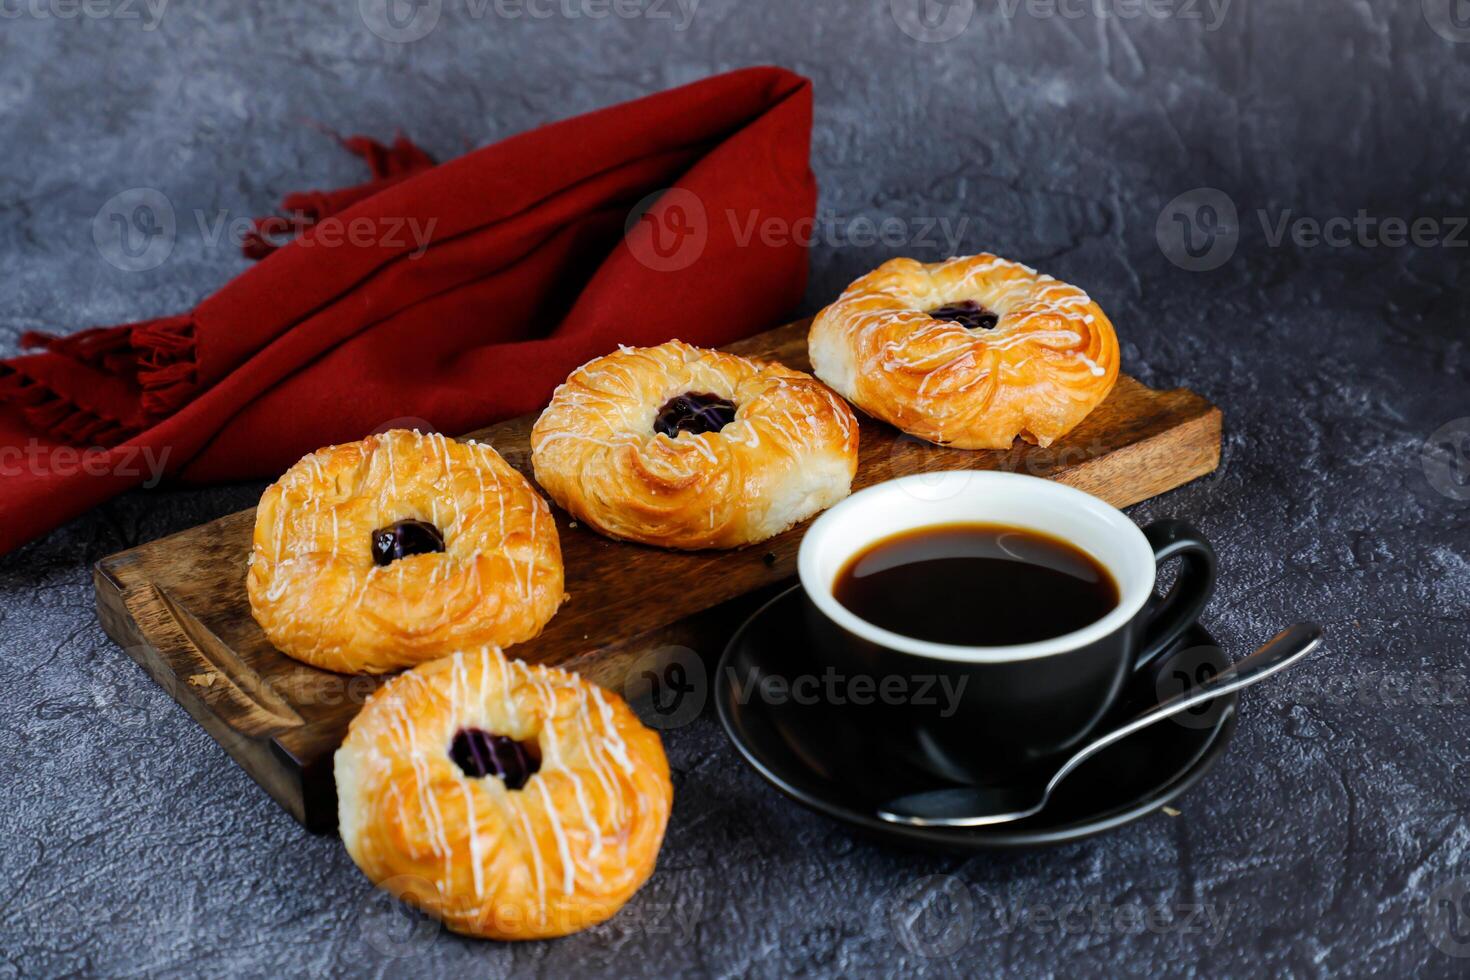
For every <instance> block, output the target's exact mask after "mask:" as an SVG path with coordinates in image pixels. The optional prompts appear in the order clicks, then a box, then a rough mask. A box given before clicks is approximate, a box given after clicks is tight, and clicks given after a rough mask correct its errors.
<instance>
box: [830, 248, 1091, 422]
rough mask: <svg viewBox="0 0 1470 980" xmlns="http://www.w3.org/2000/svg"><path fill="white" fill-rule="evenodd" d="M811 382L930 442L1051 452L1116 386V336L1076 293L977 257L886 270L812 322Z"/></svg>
mask: <svg viewBox="0 0 1470 980" xmlns="http://www.w3.org/2000/svg"><path fill="white" fill-rule="evenodd" d="M807 345H808V348H809V350H810V353H811V359H812V366H813V368H814V370H815V372H816V375H817V377H819V378H821V379H822V380H823V381H825V382H827V384H829V385H831V386H832V387H833V388H835V389H837V391H838V392H839V393H841V394H842V395H843V396H844V397H846V398H847V399H849V400H850V401H851V402H852V403H853V404H854V405H856V406H858V407H859V408H861V409H862V410H863V411H865V412H867V413H869V414H870V415H874V416H876V417H878V418H880V419H883V420H884V421H886V422H889V423H891V424H892V425H894V426H896V427H898V428H899V429H902V430H903V431H904V432H907V433H909V434H910V435H914V436H918V437H919V438H920V439H926V440H928V441H929V442H934V443H941V444H943V445H949V446H955V447H958V448H960V449H1008V448H1009V447H1010V446H1011V443H1012V442H1013V441H1014V440H1015V438H1016V437H1017V436H1020V437H1021V438H1022V439H1025V440H1026V441H1028V442H1035V443H1040V444H1041V445H1043V446H1047V445H1050V444H1051V443H1052V441H1053V440H1055V439H1059V438H1061V437H1062V436H1064V435H1066V434H1067V433H1068V432H1070V431H1071V430H1072V429H1073V428H1074V427H1075V426H1076V425H1077V423H1079V422H1081V421H1082V419H1083V418H1084V417H1086V415H1087V413H1088V412H1090V411H1092V409H1093V408H1095V407H1096V406H1097V405H1098V403H1099V402H1101V401H1102V400H1103V398H1105V397H1106V396H1107V393H1108V392H1109V391H1110V390H1111V389H1112V387H1113V382H1114V381H1116V380H1117V378H1118V339H1117V337H1116V336H1115V335H1114V333H1113V325H1112V323H1110V322H1109V321H1108V318H1107V317H1106V316H1105V315H1103V311H1102V310H1101V309H1099V308H1098V306H1097V304H1096V303H1094V302H1093V301H1092V300H1091V299H1090V298H1089V297H1088V295H1087V294H1086V293H1084V292H1083V291H1082V290H1080V289H1078V288H1077V287H1076V286H1070V285H1068V284H1067V283H1064V282H1061V281H1059V280H1057V279H1053V278H1052V277H1051V276H1046V275H1040V274H1038V273H1037V272H1036V270H1035V269H1031V268H1028V267H1027V266H1024V265H1020V264H1018V263H1015V262H1009V261H1007V260H1005V259H1001V258H997V257H995V256H994V255H975V256H970V257H966V258H953V259H949V260H948V261H945V262H938V263H934V264H930V265H925V264H923V263H920V262H916V261H914V260H913V259H893V260H892V261H889V262H885V263H884V264H883V265H881V266H879V267H878V268H877V269H875V270H874V271H873V272H870V273H869V274H868V275H866V276H864V277H862V278H861V279H859V280H857V281H856V282H854V283H853V284H852V285H851V286H849V287H848V288H847V291H846V292H844V293H843V294H842V296H841V297H840V298H839V299H838V300H837V302H835V303H833V304H832V305H831V306H829V307H827V308H826V309H824V310H822V312H821V313H819V314H818V315H817V318H816V319H815V320H814V321H813V322H812V328H811V333H810V334H809V336H808V338H807Z"/></svg>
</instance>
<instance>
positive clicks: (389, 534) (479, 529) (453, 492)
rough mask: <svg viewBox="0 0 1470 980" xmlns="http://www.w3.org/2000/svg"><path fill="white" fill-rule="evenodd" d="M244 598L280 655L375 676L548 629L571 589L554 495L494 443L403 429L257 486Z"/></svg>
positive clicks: (335, 449) (311, 460)
mask: <svg viewBox="0 0 1470 980" xmlns="http://www.w3.org/2000/svg"><path fill="white" fill-rule="evenodd" d="M246 586H247V591H248V592H249V594H250V609H251V611H252V612H253V613H254V615H255V619H256V622H258V623H259V624H260V626H261V628H262V629H263V630H264V631H265V634H266V636H267V637H268V638H269V639H270V641H271V642H272V643H274V644H275V645H276V647H277V648H279V649H280V650H281V651H282V652H284V653H286V654H287V655H289V656H292V657H295V658H296V659H297V660H302V661H305V662H306V663H309V664H312V665H314V666H317V667H324V668H326V669H328V670H336V671H343V672H347V673H358V672H364V673H372V674H379V673H384V672H386V671H390V670H396V669H398V668H400V667H406V666H409V665H412V664H416V663H420V662H422V661H424V660H429V659H432V658H434V657H438V656H443V655H444V654H446V653H449V652H450V651H453V650H459V649H464V648H466V647H470V646H479V645H482V644H486V643H494V644H497V645H509V644H511V643H517V642H520V641H521V640H527V639H530V638H531V637H533V636H535V635H536V634H538V633H539V632H541V627H542V626H544V625H545V624H546V621H547V620H549V619H550V618H551V617H552V615H553V614H554V613H555V612H556V610H557V607H558V606H560V605H561V602H562V599H563V598H564V596H563V592H562V564H561V545H560V543H559V541H558V540H557V534H556V522H555V520H554V519H553V518H552V516H551V508H550V507H548V506H547V504H546V501H545V500H543V499H541V496H540V495H539V494H537V493H536V491H535V490H533V489H532V488H531V485H530V483H528V482H527V481H526V478H525V477H523V476H521V474H519V473H517V472H516V471H515V470H514V469H512V468H511V466H510V465H509V464H508V463H506V462H505V460H503V459H501V458H500V454H499V453H497V452H496V451H495V450H494V449H492V448H491V447H489V446H487V445H484V444H481V443H476V442H465V443H460V442H455V441H453V440H451V439H446V438H444V437H443V436H442V435H438V434H431V435H420V434H419V433H418V432H416V431H415V432H409V431H405V430H402V429H396V430H393V431H391V432H386V433H383V434H382V435H377V436H370V437H369V438H367V439H364V440H362V441H361V442H354V443H349V444H347V445H343V446H332V447H329V448H327V449H321V450H318V451H317V452H314V453H312V454H311V455H309V456H307V457H305V458H303V459H302V460H301V461H300V462H299V463H297V464H296V465H295V466H293V467H292V468H291V469H290V470H288V471H287V472H286V474H285V475H284V476H282V477H281V479H280V480H278V481H277V482H276V483H275V484H274V485H273V486H271V487H270V489H268V490H266V492H265V495H264V496H263V497H261V500H260V505H259V507H258V508H257V509H256V512H255V545H254V550H253V551H252V553H251V556H250V572H249V574H248V575H247V577H246Z"/></svg>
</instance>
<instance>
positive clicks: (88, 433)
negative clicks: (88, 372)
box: [0, 362, 143, 446]
mask: <svg viewBox="0 0 1470 980" xmlns="http://www.w3.org/2000/svg"><path fill="white" fill-rule="evenodd" d="M0 401H4V402H8V403H10V404H12V405H15V406H16V407H18V408H19V409H20V411H21V414H22V415H23V416H24V417H25V420H26V421H27V422H28V423H29V424H30V425H32V426H34V427H35V428H36V429H37V430H39V431H41V432H44V433H46V434H47V435H49V436H52V437H53V438H56V439H59V440H61V441H64V442H69V443H73V444H77V445H84V446H115V445H117V444H118V443H120V442H123V441H124V440H126V439H128V438H129V437H131V436H134V435H137V434H138V433H139V432H141V431H142V428H143V427H142V426H140V425H134V424H129V423H126V422H123V421H122V420H120V419H114V418H108V417H106V416H104V415H100V414H98V413H97V412H95V411H93V410H92V409H89V408H84V407H82V406H81V405H79V404H77V403H76V402H75V401H72V400H71V399H69V398H66V397H63V396H62V395H61V394H59V393H58V392H56V391H55V390H54V389H52V388H51V387H49V386H47V385H44V384H42V383H40V382H39V381H37V380H36V379H34V378H32V377H29V376H27V375H26V374H24V373H22V372H20V371H17V370H16V369H15V368H13V367H11V366H10V365H9V364H5V363H3V362H0Z"/></svg>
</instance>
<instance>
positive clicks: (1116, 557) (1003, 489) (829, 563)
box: [797, 470, 1156, 663]
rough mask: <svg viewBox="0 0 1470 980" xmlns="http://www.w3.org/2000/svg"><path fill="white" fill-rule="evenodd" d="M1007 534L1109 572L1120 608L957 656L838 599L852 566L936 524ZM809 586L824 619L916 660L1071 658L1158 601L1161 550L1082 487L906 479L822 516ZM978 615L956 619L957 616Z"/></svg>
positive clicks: (968, 473) (807, 550)
mask: <svg viewBox="0 0 1470 980" xmlns="http://www.w3.org/2000/svg"><path fill="white" fill-rule="evenodd" d="M966 522H978V523H993V524H1007V525H1010V526H1012V527H1019V528H1025V529H1029V530H1033V531H1039V532H1041V533H1043V534H1049V535H1051V536H1053V537H1057V538H1061V539H1062V540H1064V541H1067V542H1069V543H1070V544H1072V545H1074V546H1076V547H1078V548H1081V549H1082V550H1083V551H1085V552H1087V554H1089V555H1091V556H1092V557H1093V558H1094V559H1096V560H1097V562H1098V563H1099V564H1100V565H1102V566H1103V567H1104V568H1106V569H1107V570H1108V572H1109V573H1110V574H1111V575H1112V576H1113V580H1114V581H1115V582H1116V583H1117V585H1118V593H1119V601H1118V605H1117V607H1116V608H1114V609H1113V611H1112V612H1110V613H1108V614H1107V615H1106V616H1104V617H1103V618H1102V619H1099V620H1098V621H1097V622H1095V623H1091V624H1089V625H1088V626H1085V627H1083V628H1082V629H1080V630H1076V631H1074V632H1071V633H1065V634H1063V635H1061V636H1058V637H1053V638H1052V639H1049V640H1042V641H1039V642H1036V643H1022V644H1016V645H1013V646H992V647H979V646H954V645H951V644H948V643H934V642H931V641H928V640H918V639H914V638H913V637H909V636H903V635H902V634H899V633H894V632H891V631H890V630H885V629H882V628H880V627H878V626H874V625H873V624H872V623H869V622H867V621H866V620H863V619H861V618H860V617H858V616H857V615H856V614H855V613H853V612H852V611H851V610H849V609H847V607H845V606H843V605H842V604H841V603H839V602H838V601H837V600H836V599H835V598H834V597H833V595H832V586H833V583H834V582H835V580H836V578H837V575H838V573H839V572H841V571H842V568H843V566H845V565H846V564H847V561H848V560H849V559H850V558H851V557H852V556H853V555H855V554H857V553H858V552H860V551H862V550H863V549H864V548H866V547H867V546H868V545H870V544H872V543H874V542H875V541H879V540H881V539H883V538H886V537H889V536H891V535H894V534H899V533H901V532H904V531H910V530H914V529H917V528H922V527H929V526H932V525H935V524H955V523H966ZM797 571H798V574H799V575H800V577H801V584H802V586H803V587H804V588H805V589H806V593H807V595H808V596H810V597H811V599H812V601H813V602H814V603H815V604H816V606H817V608H818V609H820V610H821V612H822V614H823V615H825V616H826V617H827V618H829V619H831V620H832V621H833V622H835V623H837V625H839V626H841V627H843V628H844V629H846V630H847V631H848V632H850V633H853V634H855V635H857V636H861V637H863V638H865V639H868V640H870V641H872V642H874V643H877V644H880V645H882V646H885V647H888V648H889V649H893V650H901V651H903V652H905V653H910V654H914V655H916V656H923V657H934V658H937V659H941V660H956V661H965V662H972V663H986V662H999V661H1008V660H1024V659H1028V658H1031V657H1044V656H1049V655H1051V654H1056V653H1063V652H1066V651H1068V650H1074V649H1076V648H1078V647H1080V646H1085V645H1086V644H1088V643H1091V642H1093V641H1095V640H1099V639H1102V638H1103V637H1105V636H1107V635H1108V634H1109V633H1111V632H1113V631H1114V630H1116V629H1118V628H1119V627H1121V626H1123V625H1124V624H1126V623H1127V622H1128V621H1129V620H1130V619H1132V618H1133V617H1134V616H1135V615H1136V614H1137V613H1138V611H1139V610H1140V609H1142V608H1143V605H1144V603H1145V602H1147V601H1148V597H1149V596H1150V595H1151V594H1152V592H1153V587H1154V579H1155V572H1156V565H1155V562H1154V553H1153V548H1152V547H1151V546H1150V545H1149V543H1148V539H1147V538H1145V537H1144V536H1143V532H1142V531H1140V530H1139V529H1138V525H1136V524H1134V523H1133V521H1131V520H1129V518H1128V516H1127V515H1126V514H1124V513H1123V512H1122V511H1120V510H1118V509H1117V508H1116V507H1113V506H1112V505H1110V504H1107V503H1105V502H1104V501H1102V500H1099V499H1098V498H1096V497H1094V496H1092V494H1089V493H1085V492H1083V491H1081V490H1076V489H1073V488H1072V487H1068V486H1064V485H1062V484H1060V483H1054V482H1052V481H1051V480H1043V479H1040V478H1038V477H1034V476H1023V475H1021V474H1017V473H996V472H990V471H985V470H955V471H951V472H948V473H919V474H915V475H913V476H906V477H900V478H899V479H896V480H889V481H887V482H886V483H880V484H877V485H875V486H871V487H868V488H867V489H865V490H860V491H858V492H857V493H855V494H853V495H852V496H851V497H848V498H847V499H846V500H844V501H842V502H841V503H839V504H837V505H836V506H835V507H833V508H831V509H830V510H828V511H827V512H826V513H824V514H822V515H821V516H820V517H818V518H817V519H816V520H815V521H813V522H812V526H811V527H810V528H809V529H808V530H807V532H806V536H805V537H804V538H802V541H801V550H800V553H799V555H798V557H797ZM967 612H969V611H968V610H962V609H956V610H954V615H957V616H959V615H965V614H966V613H967Z"/></svg>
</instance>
